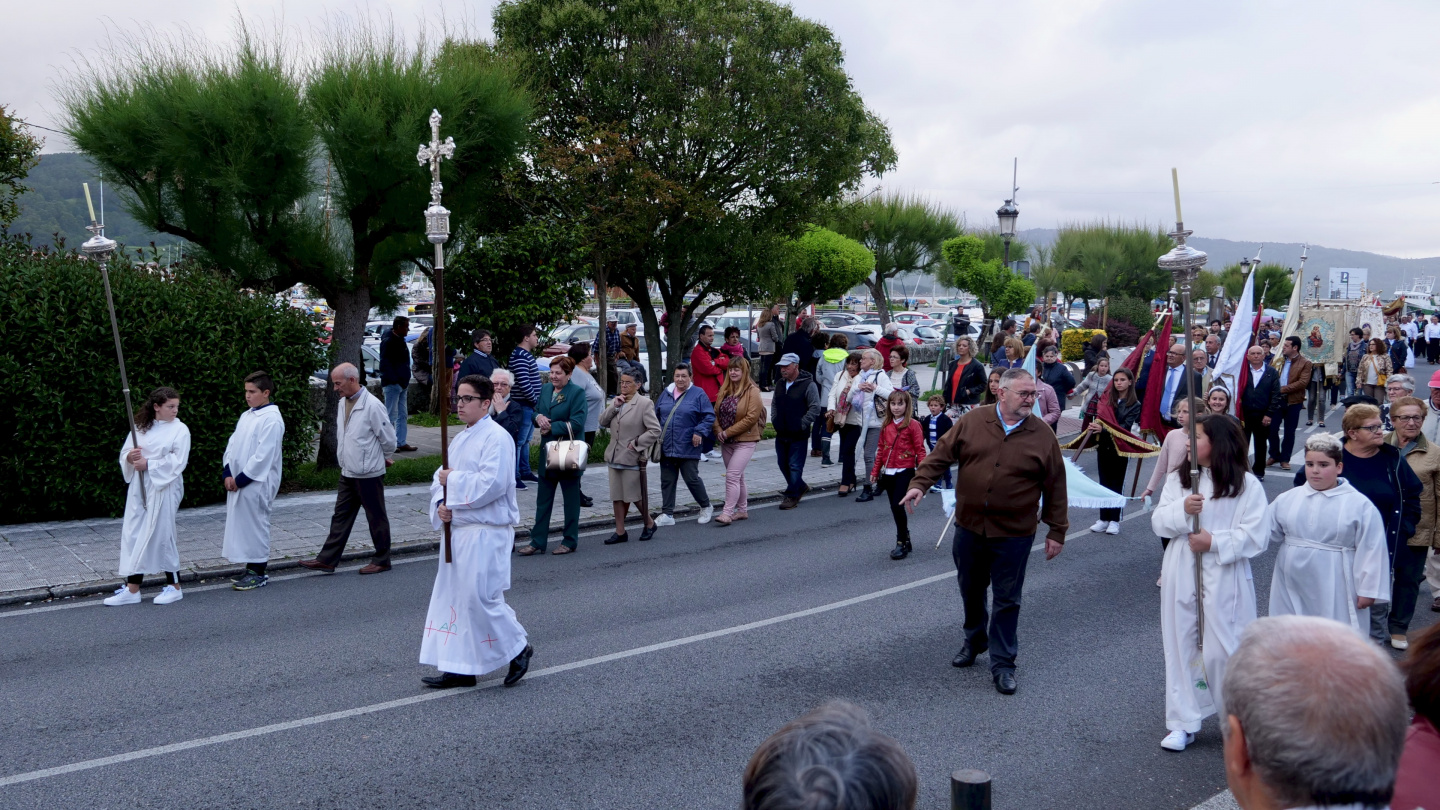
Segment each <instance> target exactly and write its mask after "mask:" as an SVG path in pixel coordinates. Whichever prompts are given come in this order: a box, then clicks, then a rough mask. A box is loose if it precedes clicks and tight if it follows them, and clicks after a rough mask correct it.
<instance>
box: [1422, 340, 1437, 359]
mask: <svg viewBox="0 0 1440 810" xmlns="http://www.w3.org/2000/svg"><path fill="white" fill-rule="evenodd" d="M1425 358H1426V359H1427V360H1429V361H1430V362H1431V363H1437V362H1440V340H1431V341H1427V342H1426V344H1425Z"/></svg>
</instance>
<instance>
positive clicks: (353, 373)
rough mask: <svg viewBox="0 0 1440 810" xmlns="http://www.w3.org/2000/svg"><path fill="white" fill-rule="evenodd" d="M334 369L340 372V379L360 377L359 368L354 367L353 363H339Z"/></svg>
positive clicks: (357, 378)
mask: <svg viewBox="0 0 1440 810" xmlns="http://www.w3.org/2000/svg"><path fill="white" fill-rule="evenodd" d="M335 371H336V372H338V373H339V374H340V379H342V380H359V379H360V369H358V368H356V367H355V364H354V363H341V364H340V365H338V366H336V367H335Z"/></svg>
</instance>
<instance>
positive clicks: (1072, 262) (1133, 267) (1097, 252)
mask: <svg viewBox="0 0 1440 810" xmlns="http://www.w3.org/2000/svg"><path fill="white" fill-rule="evenodd" d="M1173 246H1174V242H1172V241H1171V239H1170V237H1169V236H1167V235H1166V234H1165V232H1164V231H1163V230H1161V229H1159V228H1150V227H1147V226H1143V225H1119V224H1112V223H1109V222H1095V223H1090V224H1085V225H1067V226H1065V227H1063V228H1061V229H1060V232H1059V234H1057V235H1056V237H1055V244H1054V245H1053V246H1052V247H1051V261H1052V262H1053V263H1054V264H1055V266H1056V267H1058V268H1060V269H1061V270H1062V271H1064V272H1065V284H1064V286H1063V287H1062V288H1061V289H1062V290H1063V291H1064V292H1065V294H1066V295H1070V296H1074V297H1079V298H1086V299H1090V298H1104V297H1105V296H1107V295H1117V294H1118V295H1127V296H1131V297H1133V298H1144V299H1152V298H1156V297H1160V296H1163V295H1165V293H1166V291H1167V290H1169V289H1170V285H1171V278H1170V274H1169V273H1166V272H1165V271H1164V270H1161V269H1160V267H1159V265H1158V264H1157V261H1158V260H1159V258H1160V257H1161V256H1163V255H1164V254H1165V253H1166V252H1167V251H1169V250H1170V248H1171V247H1173Z"/></svg>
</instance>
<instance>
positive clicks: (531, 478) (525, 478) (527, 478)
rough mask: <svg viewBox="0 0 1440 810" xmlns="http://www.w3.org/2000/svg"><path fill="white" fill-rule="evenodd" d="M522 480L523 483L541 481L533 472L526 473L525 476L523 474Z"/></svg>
mask: <svg viewBox="0 0 1440 810" xmlns="http://www.w3.org/2000/svg"><path fill="white" fill-rule="evenodd" d="M520 480H521V481H536V482H538V481H539V480H540V479H539V478H538V477H537V476H536V475H535V473H533V472H527V473H525V474H523V475H521V476H520Z"/></svg>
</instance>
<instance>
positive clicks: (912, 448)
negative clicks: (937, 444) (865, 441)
mask: <svg viewBox="0 0 1440 810" xmlns="http://www.w3.org/2000/svg"><path fill="white" fill-rule="evenodd" d="M886 403H887V405H888V407H887V408H886V410H885V421H884V422H883V423H882V424H881V427H880V445H879V447H877V448H876V449H875V466H874V467H873V468H872V469H871V470H870V478H871V480H876V481H879V488H880V489H881V490H882V491H883V492H887V493H889V495H890V516H891V517H893V518H894V519H895V549H894V550H893V551H891V552H890V559H892V560H903V559H905V558H906V557H907V556H909V554H910V522H909V520H908V518H907V516H906V514H905V507H903V506H901V505H900V499H901V498H904V497H905V492H906V491H907V490H909V489H910V479H911V478H914V477H915V468H916V467H918V466H920V461H921V460H922V459H924V458H925V434H924V432H923V431H921V430H920V423H919V422H917V421H915V420H914V419H911V418H910V414H911V412H912V410H913V408H914V406H913V405H911V403H910V392H909V391H905V390H903V389H897V390H895V391H892V392H890V398H889V399H888V400H886Z"/></svg>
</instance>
